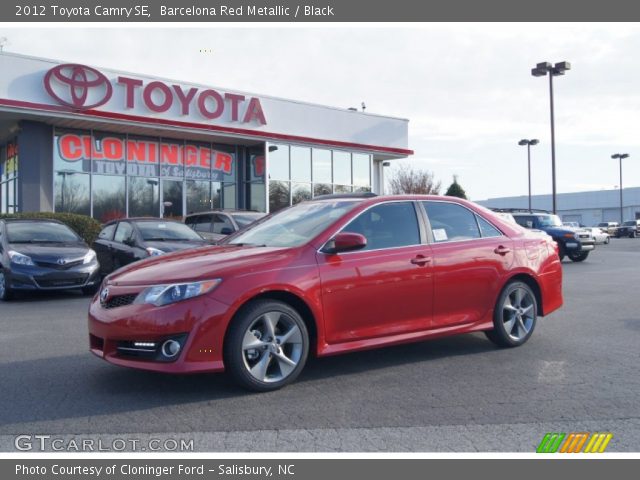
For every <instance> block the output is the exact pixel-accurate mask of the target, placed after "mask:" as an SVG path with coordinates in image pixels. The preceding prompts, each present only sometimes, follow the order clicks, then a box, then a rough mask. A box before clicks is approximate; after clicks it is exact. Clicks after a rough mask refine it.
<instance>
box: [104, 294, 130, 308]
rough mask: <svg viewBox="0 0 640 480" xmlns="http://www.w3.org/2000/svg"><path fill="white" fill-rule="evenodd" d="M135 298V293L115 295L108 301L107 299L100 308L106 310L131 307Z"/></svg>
mask: <svg viewBox="0 0 640 480" xmlns="http://www.w3.org/2000/svg"><path fill="white" fill-rule="evenodd" d="M137 296H138V294H137V293H130V294H127V295H115V296H113V297H111V298H110V299H108V300H107V301H106V302H104V303H101V305H102V308H106V309H110V308H118V307H125V306H127V305H131V304H132V303H133V302H134V301H135V299H136V297H137Z"/></svg>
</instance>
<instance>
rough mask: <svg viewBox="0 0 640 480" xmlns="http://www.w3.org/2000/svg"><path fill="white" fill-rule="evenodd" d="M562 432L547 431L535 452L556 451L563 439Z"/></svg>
mask: <svg viewBox="0 0 640 480" xmlns="http://www.w3.org/2000/svg"><path fill="white" fill-rule="evenodd" d="M564 437H565V434H564V433H547V434H546V435H545V436H544V438H543V439H542V441H541V442H540V445H538V448H537V450H536V452H537V453H556V451H557V450H558V447H560V444H561V443H562V440H563V439H564Z"/></svg>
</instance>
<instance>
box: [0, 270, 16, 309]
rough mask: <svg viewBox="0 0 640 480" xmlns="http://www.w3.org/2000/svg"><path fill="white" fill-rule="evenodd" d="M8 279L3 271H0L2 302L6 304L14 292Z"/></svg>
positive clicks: (0, 296) (0, 297)
mask: <svg viewBox="0 0 640 480" xmlns="http://www.w3.org/2000/svg"><path fill="white" fill-rule="evenodd" d="M8 283H9V282H8V281H7V277H6V275H5V274H4V272H3V271H2V270H0V300H1V301H4V302H6V301H7V300H11V298H12V297H13V291H12V290H11V289H10V288H9V285H8Z"/></svg>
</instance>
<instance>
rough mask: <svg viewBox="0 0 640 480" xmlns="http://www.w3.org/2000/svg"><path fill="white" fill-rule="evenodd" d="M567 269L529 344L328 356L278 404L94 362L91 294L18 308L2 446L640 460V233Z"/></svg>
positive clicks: (1, 355) (7, 340)
mask: <svg viewBox="0 0 640 480" xmlns="http://www.w3.org/2000/svg"><path fill="white" fill-rule="evenodd" d="M563 265H564V267H563V268H564V273H565V283H564V294H565V306H564V308H563V309H561V310H560V311H558V312H556V313H554V314H553V315H550V316H549V317H546V318H543V319H541V321H540V322H539V324H538V326H537V329H536V331H535V333H534V335H533V337H532V339H531V340H530V341H529V342H528V343H527V344H526V345H524V346H523V347H521V348H517V349H511V350H500V349H496V348H494V347H493V345H492V344H491V343H489V342H488V341H487V340H485V338H484V336H483V335H482V334H472V335H462V336H458V337H451V338H447V339H441V340H434V341H430V342H424V343H419V344H412V345H406V346H401V347H392V348H387V349H382V350H375V351H368V352H362V353H355V354H349V355H343V356H336V357H331V358H326V359H317V360H313V361H312V362H311V363H310V364H309V365H308V366H307V368H306V370H305V371H304V372H303V374H302V375H301V377H300V378H299V380H298V381H297V382H296V383H295V384H293V385H291V386H289V387H287V388H285V389H284V390H281V391H277V392H272V393H267V394H250V393H246V392H244V391H242V390H240V389H238V388H236V387H235V386H233V385H232V384H231V383H230V382H229V381H228V380H227V378H226V377H225V376H224V375H194V376H167V375H162V374H153V373H148V372H139V371H134V370H128V369H123V368H118V367H115V366H112V365H109V364H107V363H105V362H103V361H102V360H100V359H98V358H96V357H93V356H92V355H91V354H90V353H89V352H88V347H87V329H86V311H87V306H88V303H89V298H88V297H82V296H80V295H79V294H73V293H71V294H64V295H47V296H39V297H37V298H28V299H27V298H22V299H19V300H17V301H14V302H10V303H5V304H2V305H0V379H1V381H0V387H1V388H0V407H1V408H0V450H2V451H14V448H15V447H14V439H15V436H16V435H20V434H51V435H63V436H64V437H63V438H64V439H66V440H68V439H70V438H74V437H77V438H93V439H101V440H102V441H103V442H104V443H105V444H107V445H110V442H112V440H113V439H116V438H117V439H137V440H139V441H141V442H144V441H145V439H150V438H155V439H161V440H162V439H193V441H194V442H193V446H194V449H195V450H203V451H205V450H214V451H298V450H300V451H336V450H338V451H449V450H451V451H524V452H532V451H534V449H535V447H536V446H537V445H538V443H539V442H540V441H541V439H542V437H543V436H544V434H545V433H546V432H551V431H553V432H573V431H586V432H593V431H598V432H612V433H613V434H614V438H613V440H612V441H611V443H610V445H609V448H608V451H636V452H637V451H640V402H639V401H638V398H639V396H640V373H639V368H638V365H640V361H639V360H640V348H639V345H640V315H639V305H640V302H639V299H638V285H639V284H640V268H639V266H640V239H613V240H612V241H611V244H610V245H605V246H599V247H598V248H597V249H596V251H595V252H593V253H592V254H591V255H590V257H589V258H588V260H587V261H585V262H583V263H572V262H570V261H565V262H564V263H563ZM65 444H66V443H65ZM143 444H144V443H143ZM127 448H129V447H127Z"/></svg>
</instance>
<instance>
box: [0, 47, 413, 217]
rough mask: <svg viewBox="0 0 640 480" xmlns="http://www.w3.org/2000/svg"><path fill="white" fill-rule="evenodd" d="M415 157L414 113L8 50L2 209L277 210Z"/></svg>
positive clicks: (2, 75) (2, 84) (3, 56)
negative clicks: (411, 142)
mask: <svg viewBox="0 0 640 480" xmlns="http://www.w3.org/2000/svg"><path fill="white" fill-rule="evenodd" d="M212 81H216V78H212ZM412 153H413V152H412V151H411V150H409V148H408V120H406V119H401V118H393V117H387V116H381V115H373V114H369V113H364V112H360V111H355V110H354V109H348V108H344V109H342V108H334V107H328V106H323V105H316V104H311V103H306V102H300V101H295V100H286V99H282V98H275V97H270V96H265V95H258V94H252V93H246V92H239V91H235V90H229V89H224V88H218V87H212V86H205V85H198V84H193V83H189V82H187V81H176V80H169V79H164V78H156V77H152V76H148V75H139V74H133V73H128V72H120V71H116V70H110V69H102V68H97V67H91V66H86V65H79V64H70V63H65V62H59V61H55V60H48V59H42V58H34V57H29V56H24V55H17V54H13V53H6V52H5V53H0V174H1V176H0V212H2V213H13V212H27V211H55V212H74V213H81V214H86V215H91V216H93V217H94V218H96V219H97V220H99V221H100V222H106V221H108V220H111V219H114V218H119V217H123V216H130V217H133V216H159V215H163V216H166V217H181V216H183V215H185V214H188V213H192V212H197V211H203V210H209V209H214V208H227V209H231V208H236V209H246V210H257V211H265V212H269V211H275V210H278V209H280V208H283V207H285V206H288V205H291V204H294V203H297V202H300V201H303V200H306V199H310V198H312V197H314V196H318V195H324V194H328V193H346V192H363V191H373V192H377V193H379V192H382V191H384V166H383V164H384V162H386V161H387V160H393V159H398V158H405V157H407V156H408V155H410V154H412Z"/></svg>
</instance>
